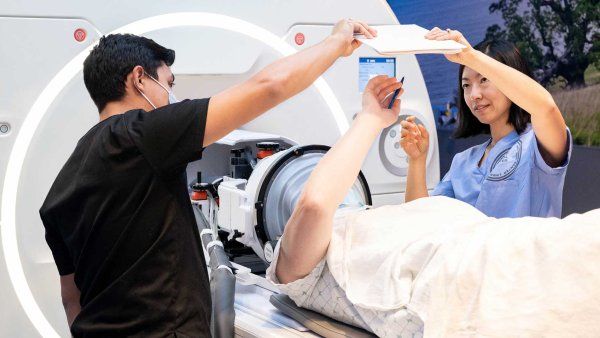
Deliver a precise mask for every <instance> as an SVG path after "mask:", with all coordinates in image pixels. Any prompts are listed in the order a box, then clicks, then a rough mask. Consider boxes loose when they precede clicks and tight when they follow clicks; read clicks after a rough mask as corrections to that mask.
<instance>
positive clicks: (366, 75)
mask: <svg viewBox="0 0 600 338" xmlns="http://www.w3.org/2000/svg"><path fill="white" fill-rule="evenodd" d="M377 75H387V76H389V77H395V76H396V58H358V91H360V92H361V93H362V92H363V91H364V90H365V86H366V85H367V82H369V80H370V79H371V78H373V77H375V76H377Z"/></svg>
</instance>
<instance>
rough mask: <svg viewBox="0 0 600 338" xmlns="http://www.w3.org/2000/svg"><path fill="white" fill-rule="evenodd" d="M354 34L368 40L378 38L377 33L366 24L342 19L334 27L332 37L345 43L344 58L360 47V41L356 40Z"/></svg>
mask: <svg viewBox="0 0 600 338" xmlns="http://www.w3.org/2000/svg"><path fill="white" fill-rule="evenodd" d="M354 34H361V35H364V36H365V37H366V38H367V39H372V38H374V37H375V36H377V31H376V30H375V29H374V28H371V27H369V25H367V24H366V23H364V22H362V21H359V20H354V19H342V20H340V21H338V23H337V24H336V25H335V27H333V31H332V32H331V36H332V37H334V38H338V39H340V40H341V41H342V42H343V50H342V56H349V55H352V53H353V52H354V51H355V50H356V49H357V48H358V47H360V45H361V43H360V41H358V40H356V39H355V38H354Z"/></svg>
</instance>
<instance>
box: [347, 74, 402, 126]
mask: <svg viewBox="0 0 600 338" xmlns="http://www.w3.org/2000/svg"><path fill="white" fill-rule="evenodd" d="M396 89H400V93H399V94H398V96H397V97H396V100H395V101H394V104H393V105H392V108H391V109H388V106H389V104H390V100H391V99H392V96H393V95H392V94H393V92H394V91H395V90H396ZM403 92H404V89H402V83H400V82H398V79H396V78H395V77H388V76H386V75H379V76H376V77H374V78H372V79H371V80H369V82H368V83H367V86H366V87H365V91H364V93H363V99H362V112H361V113H359V114H358V117H357V118H364V117H367V118H370V119H374V120H375V121H376V122H377V125H378V127H380V128H381V129H383V128H386V127H388V126H390V125H392V124H393V123H395V122H396V121H397V120H398V114H399V113H400V95H402V93H403Z"/></svg>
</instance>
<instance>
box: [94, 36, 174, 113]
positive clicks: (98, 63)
mask: <svg viewBox="0 0 600 338" xmlns="http://www.w3.org/2000/svg"><path fill="white" fill-rule="evenodd" d="M174 61H175V51H174V50H172V49H168V48H165V47H163V46H161V45H159V44H158V43H156V42H154V40H151V39H148V38H145V37H142V36H137V35H133V34H111V35H107V36H103V37H102V38H100V42H99V43H98V45H97V46H96V47H94V48H93V49H92V51H91V52H90V55H88V56H87V58H86V59H85V61H84V62H83V81H84V83H85V87H86V88H87V90H88V92H89V93H90V96H91V97H92V100H93V101H94V103H95V104H96V107H98V111H99V112H101V111H102V110H103V109H104V107H106V104H107V103H108V102H113V101H118V100H120V99H122V98H123V96H124V95H125V80H126V79H127V75H129V73H131V71H132V70H133V68H134V67H135V66H142V67H143V68H144V70H145V71H146V73H148V74H150V75H152V76H154V77H155V78H158V74H157V72H156V70H157V69H158V68H159V67H160V66H161V65H162V63H163V62H164V63H165V64H166V65H167V66H171V65H172V64H173V62H174Z"/></svg>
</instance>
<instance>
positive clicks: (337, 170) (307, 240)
mask: <svg viewBox="0 0 600 338" xmlns="http://www.w3.org/2000/svg"><path fill="white" fill-rule="evenodd" d="M401 86H402V84H401V83H399V82H398V80H397V79H396V78H388V77H387V76H377V77H375V78H373V79H371V81H369V83H368V84H367V86H366V88H365V92H364V94H363V108H362V109H363V110H362V112H361V113H360V114H358V116H357V117H356V119H355V120H354V122H353V123H352V126H351V127H350V129H349V130H348V131H347V132H346V133H345V134H344V135H343V136H342V138H341V139H340V140H339V141H338V142H337V143H336V144H335V145H334V146H333V147H332V148H331V150H329V151H328V152H327V154H326V155H325V156H323V158H322V159H321V161H319V164H318V165H317V167H316V168H315V170H314V171H313V172H312V174H311V175H310V177H309V179H308V182H307V183H306V186H305V187H304V189H303V191H302V194H301V195H300V198H299V201H298V203H297V204H296V208H295V209H294V212H293V213H292V216H291V217H290V219H289V221H288V223H287V225H286V227H285V231H284V236H283V239H282V243H281V247H280V251H279V259H278V263H277V266H276V274H277V279H278V280H279V281H280V282H281V283H284V284H285V283H290V282H292V281H295V280H297V279H299V278H302V277H304V276H306V275H307V274H309V273H310V272H311V271H312V270H313V269H314V268H315V266H316V265H317V264H318V263H319V261H321V259H322V258H323V257H324V256H325V253H326V252H327V247H328V246H329V241H330V239H331V231H332V223H333V216H334V213H335V211H336V209H337V208H338V206H339V205H340V203H341V202H342V201H343V200H344V197H345V196H346V194H347V193H348V190H349V189H350V187H351V186H352V184H353V183H354V181H355V180H356V176H357V175H358V172H359V170H360V168H361V166H362V163H363V161H364V159H365V157H366V155H367V152H368V151H369V149H370V148H371V144H372V143H373V141H374V140H375V138H376V137H377V135H378V134H379V133H380V132H381V130H382V129H383V128H385V127H387V126H389V125H391V124H392V123H394V122H395V121H396V119H397V118H398V113H399V111H400V100H397V101H396V102H395V103H394V106H393V107H392V109H386V108H387V106H388V104H389V101H390V99H391V96H390V97H387V96H388V95H389V94H390V93H391V92H393V91H394V90H396V89H398V88H401ZM386 97H387V98H386Z"/></svg>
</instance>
